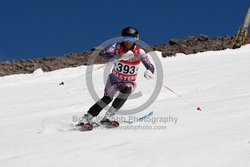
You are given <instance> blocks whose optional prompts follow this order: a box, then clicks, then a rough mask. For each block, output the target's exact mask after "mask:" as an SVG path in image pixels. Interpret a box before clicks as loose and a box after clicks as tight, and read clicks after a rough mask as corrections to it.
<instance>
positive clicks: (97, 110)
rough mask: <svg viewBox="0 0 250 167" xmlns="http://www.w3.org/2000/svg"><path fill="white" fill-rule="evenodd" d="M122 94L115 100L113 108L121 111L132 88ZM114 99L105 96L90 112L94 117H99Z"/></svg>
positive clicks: (123, 90)
mask: <svg viewBox="0 0 250 167" xmlns="http://www.w3.org/2000/svg"><path fill="white" fill-rule="evenodd" d="M120 92H121V93H120V94H119V95H118V96H117V97H116V98H115V100H114V102H113V103H112V106H113V107H114V108H115V109H116V110H119V109H120V108H121V107H122V106H123V104H124V103H125V102H126V101H127V99H128V97H129V95H130V94H131V92H132V88H131V87H125V88H124V89H122V90H121V91H120ZM112 100H113V99H112V98H111V97H109V96H103V97H102V98H101V99H100V100H99V101H98V102H96V103H95V104H94V105H93V106H92V107H91V108H90V109H89V111H88V113H90V114H91V115H92V116H93V117H95V116H97V115H98V114H99V113H100V112H101V111H102V109H103V108H105V107H106V106H107V105H108V104H109V103H110V102H111V101H112Z"/></svg>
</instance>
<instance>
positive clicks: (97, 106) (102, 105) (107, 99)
mask: <svg viewBox="0 0 250 167" xmlns="http://www.w3.org/2000/svg"><path fill="white" fill-rule="evenodd" d="M111 101H112V98H111V97H109V96H103V98H101V99H100V100H99V101H98V102H96V103H95V104H94V105H93V106H92V107H90V109H89V111H88V113H89V114H91V115H92V117H95V116H97V115H98V114H99V113H100V112H101V110H102V109H103V108H105V107H106V106H107V105H108V104H109V103H110V102H111Z"/></svg>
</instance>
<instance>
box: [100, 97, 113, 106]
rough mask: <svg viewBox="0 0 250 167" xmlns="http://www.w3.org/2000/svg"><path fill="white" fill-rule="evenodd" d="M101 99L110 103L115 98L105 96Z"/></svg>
mask: <svg viewBox="0 0 250 167" xmlns="http://www.w3.org/2000/svg"><path fill="white" fill-rule="evenodd" d="M101 100H102V101H103V103H105V104H109V103H110V102H111V101H112V100H113V99H112V98H111V97H110V96H103V98H102V99H101Z"/></svg>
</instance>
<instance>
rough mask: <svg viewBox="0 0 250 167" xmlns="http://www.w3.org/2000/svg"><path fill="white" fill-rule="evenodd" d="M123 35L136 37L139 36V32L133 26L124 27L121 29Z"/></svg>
mask: <svg viewBox="0 0 250 167" xmlns="http://www.w3.org/2000/svg"><path fill="white" fill-rule="evenodd" d="M121 35H122V36H123V37H124V36H132V37H136V38H139V32H138V30H137V29H136V28H134V27H126V28H124V29H123V30H122V34H121Z"/></svg>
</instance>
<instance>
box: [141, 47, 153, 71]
mask: <svg viewBox="0 0 250 167" xmlns="http://www.w3.org/2000/svg"><path fill="white" fill-rule="evenodd" d="M140 55H141V62H142V64H143V65H144V66H145V68H146V69H147V70H149V71H150V72H151V73H152V74H153V73H154V71H155V67H154V65H153V64H152V63H151V62H150V60H149V58H148V55H147V53H146V52H145V51H144V50H143V49H141V50H140Z"/></svg>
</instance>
